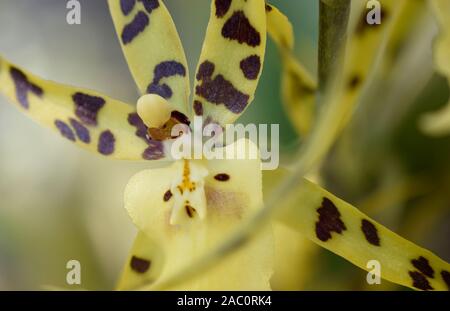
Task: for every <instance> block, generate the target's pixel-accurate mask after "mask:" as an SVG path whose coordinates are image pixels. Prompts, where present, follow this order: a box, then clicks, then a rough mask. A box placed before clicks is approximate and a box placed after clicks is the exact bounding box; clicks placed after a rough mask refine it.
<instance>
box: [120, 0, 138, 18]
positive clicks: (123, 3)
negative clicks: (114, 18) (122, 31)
mask: <svg viewBox="0 0 450 311" xmlns="http://www.w3.org/2000/svg"><path fill="white" fill-rule="evenodd" d="M135 4H136V0H120V8H121V9H122V13H123V14H124V15H128V14H130V12H131V11H132V10H133V8H134V5H135Z"/></svg>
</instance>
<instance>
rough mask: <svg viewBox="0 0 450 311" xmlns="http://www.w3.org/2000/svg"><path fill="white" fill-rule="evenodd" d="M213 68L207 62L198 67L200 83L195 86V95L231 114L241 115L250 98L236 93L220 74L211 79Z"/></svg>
mask: <svg viewBox="0 0 450 311" xmlns="http://www.w3.org/2000/svg"><path fill="white" fill-rule="evenodd" d="M214 68H215V66H214V64H213V63H211V62H209V61H205V62H204V63H203V64H201V65H200V67H199V71H198V73H197V79H198V80H201V81H202V83H201V84H200V85H197V86H196V88H195V93H196V94H197V95H198V96H201V97H203V98H204V99H206V100H207V101H208V102H210V103H213V104H216V105H220V104H223V105H225V107H226V108H227V109H228V110H230V111H231V112H233V113H236V114H238V113H241V112H242V111H244V109H245V107H247V104H248V101H249V99H250V96H248V95H246V94H244V93H242V92H240V91H238V90H237V89H236V88H235V87H234V86H233V84H232V83H231V82H229V81H228V80H226V79H225V78H224V77H223V76H222V75H220V74H219V75H217V76H216V77H215V78H214V79H212V74H213V72H214Z"/></svg>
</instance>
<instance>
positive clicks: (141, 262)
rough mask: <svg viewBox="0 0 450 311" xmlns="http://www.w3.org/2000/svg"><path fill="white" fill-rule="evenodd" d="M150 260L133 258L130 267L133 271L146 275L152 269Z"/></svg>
mask: <svg viewBox="0 0 450 311" xmlns="http://www.w3.org/2000/svg"><path fill="white" fill-rule="evenodd" d="M150 265H151V262H150V260H147V259H143V258H139V257H136V256H133V257H131V261H130V267H131V269H132V270H133V271H136V272H137V273H145V272H147V271H148V269H149V268H150Z"/></svg>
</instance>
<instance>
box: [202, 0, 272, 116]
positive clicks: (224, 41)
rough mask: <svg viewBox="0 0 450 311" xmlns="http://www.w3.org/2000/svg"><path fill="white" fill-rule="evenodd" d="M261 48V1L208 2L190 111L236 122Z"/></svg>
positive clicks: (256, 73)
mask: <svg viewBox="0 0 450 311" xmlns="http://www.w3.org/2000/svg"><path fill="white" fill-rule="evenodd" d="M265 47H266V16H265V4H264V0H251V1H211V16H210V20H209V24H208V29H207V32H206V37H205V42H204V44H203V49H202V53H201V56H200V61H199V65H198V68H197V74H196V86H195V89H194V91H195V96H194V103H193V108H194V109H193V110H194V112H195V113H196V114H197V115H203V116H204V118H205V119H206V120H211V121H215V122H217V123H220V124H228V123H232V122H234V121H235V120H236V119H237V118H238V117H239V116H240V115H241V114H242V113H243V112H244V110H245V109H246V108H247V107H248V105H249V104H250V103H251V102H252V100H253V97H254V93H255V90H256V87H257V85H258V80H259V77H260V75H261V71H262V67H263V63H264V54H265Z"/></svg>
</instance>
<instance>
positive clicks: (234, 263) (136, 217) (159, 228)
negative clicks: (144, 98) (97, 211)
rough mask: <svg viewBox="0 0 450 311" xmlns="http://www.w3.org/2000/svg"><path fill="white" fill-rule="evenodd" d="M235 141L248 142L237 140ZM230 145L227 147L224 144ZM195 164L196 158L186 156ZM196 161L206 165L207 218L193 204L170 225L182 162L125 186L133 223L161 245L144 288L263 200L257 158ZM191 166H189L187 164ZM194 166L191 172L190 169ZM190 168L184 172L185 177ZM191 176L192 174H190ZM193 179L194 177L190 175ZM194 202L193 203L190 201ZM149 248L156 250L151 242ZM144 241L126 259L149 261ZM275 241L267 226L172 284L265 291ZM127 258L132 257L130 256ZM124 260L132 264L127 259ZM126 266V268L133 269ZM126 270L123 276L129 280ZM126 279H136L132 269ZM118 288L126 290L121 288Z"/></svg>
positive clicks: (194, 254) (188, 260) (203, 247)
mask: <svg viewBox="0 0 450 311" xmlns="http://www.w3.org/2000/svg"><path fill="white" fill-rule="evenodd" d="M234 145H235V146H237V147H239V148H241V147H243V146H244V145H248V142H247V141H246V140H240V141H238V142H237V143H236V144H234ZM228 148H230V146H227V147H226V149H228ZM189 162H191V164H192V163H194V161H189ZM195 162H197V164H196V165H202V166H204V167H206V168H207V170H208V172H209V174H208V176H207V177H205V180H204V187H205V189H204V190H205V194H206V202H207V211H206V217H205V218H204V219H202V218H201V217H199V215H198V214H197V212H196V208H197V206H196V205H195V203H193V204H192V209H191V210H187V209H186V210H185V211H184V213H185V214H186V215H188V217H187V221H185V222H182V223H180V224H178V225H172V224H170V218H171V214H172V212H173V208H174V205H175V204H176V200H175V199H176V196H177V195H178V194H177V193H169V192H168V191H169V189H171V188H170V187H171V185H172V183H173V181H174V180H176V178H177V176H178V172H177V171H178V170H179V169H180V165H177V163H175V164H174V165H172V166H170V167H168V168H163V169H153V170H147V171H143V172H141V173H138V174H137V175H136V176H134V177H133V178H132V179H131V180H130V182H129V184H128V186H127V188H126V191H125V207H126V209H127V210H128V213H129V214H130V216H131V218H132V220H133V222H134V223H135V224H136V226H137V227H138V229H139V230H140V231H141V232H142V234H145V236H146V237H148V238H149V239H151V240H152V241H154V243H155V244H156V245H157V248H158V249H161V254H162V255H161V254H159V255H158V256H160V255H161V256H162V257H163V258H164V259H163V267H162V270H161V272H160V274H159V276H158V278H157V279H156V280H154V284H148V280H149V279H150V278H149V277H147V276H144V275H143V276H142V278H141V281H142V283H141V285H142V286H145V287H144V288H157V287H158V286H159V285H161V284H163V283H164V282H165V281H166V280H167V279H169V278H170V277H173V276H174V275H176V273H177V272H178V271H180V270H181V269H183V268H185V267H187V266H188V265H189V264H191V263H192V262H193V261H195V260H196V259H198V258H200V257H201V256H202V255H204V254H205V253H207V252H208V250H210V249H211V248H214V247H215V246H217V245H219V244H220V243H221V241H223V240H224V239H226V237H227V235H228V234H229V233H230V232H231V231H232V230H233V229H235V228H236V227H237V226H239V225H240V224H241V223H242V222H243V221H244V220H245V219H247V218H248V217H250V215H252V214H253V213H254V212H255V211H256V210H257V208H258V207H260V206H261V204H262V189H261V188H262V185H261V183H262V180H261V179H262V177H261V168H260V165H261V162H260V160H259V159H258V158H256V159H241V160H211V161H207V160H204V161H195ZM190 167H191V168H192V167H193V166H190ZM192 172H193V171H191V173H192ZM191 173H188V174H189V176H190V174H191ZM189 180H191V177H189ZM191 181H192V180H191ZM191 203H192V202H191ZM148 245H149V246H148V247H151V248H153V249H154V246H153V245H152V244H148ZM145 247H147V246H146V244H144V243H139V242H136V243H135V245H134V247H133V249H132V251H131V255H130V258H132V256H133V255H134V254H138V255H136V256H137V257H139V255H141V256H144V255H145V258H146V259H147V260H150V261H152V262H153V259H152V258H150V257H152V253H151V252H152V250H148V251H147V250H145ZM272 256H273V240H272V234H271V232H270V230H267V231H264V232H263V234H261V235H260V236H259V237H258V238H257V239H255V240H254V241H253V242H251V243H249V244H248V245H247V246H246V247H244V248H242V249H240V250H238V251H237V252H236V253H234V254H233V255H232V256H231V257H230V258H229V259H228V260H226V261H224V262H223V263H221V264H219V265H217V266H215V267H214V268H213V269H212V270H211V271H209V272H208V273H205V274H203V275H200V276H199V277H198V278H195V279H194V280H192V281H190V282H186V283H182V282H180V284H177V285H176V286H170V288H171V289H189V290H201V289H203V290H244V289H246V290H268V289H270V285H269V279H270V276H271V273H272ZM129 260H130V259H129ZM128 264H131V263H130V262H129V263H128ZM131 272H132V271H131V270H130V269H127V268H126V269H125V273H130V274H132V273H131ZM127 278H128V276H127V275H124V276H123V277H122V280H124V279H127ZM129 278H130V281H122V284H125V285H128V284H133V285H134V284H136V282H135V281H134V278H135V273H134V274H132V275H131V276H129ZM122 289H125V287H123V288H122Z"/></svg>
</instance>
